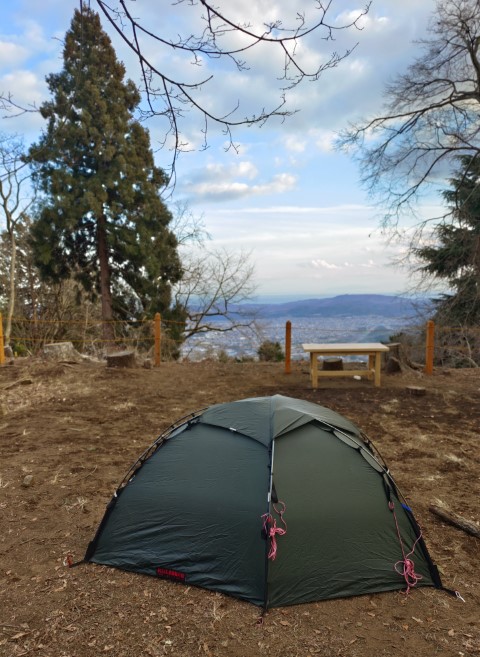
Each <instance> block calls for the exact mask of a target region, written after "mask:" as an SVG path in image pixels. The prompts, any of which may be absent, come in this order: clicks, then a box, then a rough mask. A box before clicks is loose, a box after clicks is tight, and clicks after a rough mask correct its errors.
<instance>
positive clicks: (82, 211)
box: [29, 7, 181, 339]
mask: <svg viewBox="0 0 480 657" xmlns="http://www.w3.org/2000/svg"><path fill="white" fill-rule="evenodd" d="M124 77H125V68H124V66H123V64H122V63H121V62H119V61H118V60H117V58H116V55H115V51H114V49H113V47H112V45H111V42H110V39H109V37H108V35H107V34H106V33H105V32H104V31H103V30H102V27H101V23H100V19H99V16H98V14H96V13H95V12H94V11H92V10H90V9H88V8H86V7H83V8H82V10H81V11H79V10H76V11H75V14H74V17H73V19H72V23H71V26H70V29H69V31H68V32H67V34H66V37H65V45H64V51H63V68H62V70H61V71H60V72H59V73H54V74H51V75H49V76H48V77H47V83H48V87H49V89H50V92H51V95H52V98H51V100H50V101H49V102H46V103H44V104H43V105H42V107H41V113H42V116H43V117H44V118H45V119H46V121H47V126H46V129H45V130H44V132H43V134H42V136H41V137H40V139H39V140H38V142H37V143H36V144H34V145H33V146H32V147H31V149H30V154H29V157H30V161H31V163H32V165H33V168H34V177H35V178H36V179H37V181H38V183H39V187H40V190H41V192H42V194H43V198H42V206H41V211H40V213H39V217H38V219H37V221H36V222H35V224H34V226H33V229H32V235H33V245H34V250H35V256H36V261H37V264H38V266H39V268H40V270H41V273H42V275H43V276H44V277H45V278H46V279H50V280H53V281H59V280H62V279H66V278H69V277H74V278H75V279H76V280H78V281H79V282H81V284H82V285H83V287H84V288H85V289H86V290H87V291H89V292H91V293H92V295H96V294H99V295H100V297H101V303H102V319H103V320H104V326H105V329H104V337H105V338H107V339H111V338H112V337H113V333H112V329H111V324H109V320H111V319H113V318H114V317H127V316H129V317H131V316H132V315H133V316H138V315H139V314H144V313H149V314H150V313H153V312H156V311H160V312H162V311H163V310H164V309H165V308H167V307H168V306H169V304H170V286H171V284H173V283H175V282H176V281H178V280H179V279H180V277H181V265H180V261H179V257H178V253H177V241H176V238H175V236H174V234H173V233H172V231H171V230H170V229H169V223H170V221H171V218H172V217H171V214H170V212H169V210H168V209H167V207H166V206H165V204H164V202H163V201H162V199H161V197H160V192H161V190H162V188H163V187H164V185H165V182H166V181H165V175H164V173H163V171H162V170H161V169H159V168H158V167H156V166H155V164H154V160H153V154H152V150H151V146H150V137H149V133H148V132H147V130H146V129H145V128H144V127H143V126H142V125H141V124H140V123H139V122H138V120H136V119H135V117H134V112H135V109H136V108H137V107H138V105H139V102H140V95H139V92H138V90H137V88H136V86H135V84H134V83H133V82H132V81H131V80H125V79H124Z"/></svg>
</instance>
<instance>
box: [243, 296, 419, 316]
mask: <svg viewBox="0 0 480 657" xmlns="http://www.w3.org/2000/svg"><path fill="white" fill-rule="evenodd" d="M430 307H431V304H430V302H429V301H428V300H427V299H416V300H412V299H409V298H407V297H401V296H388V295H384V294H341V295H339V296H336V297H331V298H328V299H304V300H302V301H290V302H288V303H266V304H262V303H248V304H241V305H239V306H237V307H236V310H237V309H238V312H239V313H242V314H245V313H248V314H250V313H252V314H256V315H257V316H258V317H259V318H263V319H273V318H275V317H287V318H288V317H291V318H294V317H317V316H318V317H342V316H348V317H361V316H366V315H376V316H379V317H385V318H389V317H390V318H393V317H399V318H409V319H410V318H411V319H413V318H418V317H422V316H424V315H425V314H426V313H427V312H428V309H429V308H430Z"/></svg>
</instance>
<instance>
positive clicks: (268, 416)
mask: <svg viewBox="0 0 480 657" xmlns="http://www.w3.org/2000/svg"><path fill="white" fill-rule="evenodd" d="M85 561H89V562H94V563H98V564H105V565H108V566H114V567H117V568H122V569H125V570H129V571H135V572H139V573H144V574H147V575H153V576H157V577H167V578H170V579H174V580H177V581H181V582H184V583H186V584H189V585H194V586H200V587H204V588H206V589H210V590H213V591H221V592H223V593H226V594H229V595H232V596H235V597H237V598H241V599H243V600H248V601H250V602H252V603H254V604H256V605H260V606H263V607H264V608H268V607H278V606H283V605H291V604H297V603H302V602H311V601H316V600H323V599H327V598H337V597H343V596H352V595H361V594H365V593H374V592H379V591H390V590H394V589H402V588H405V587H407V590H408V589H409V588H411V587H413V586H436V587H441V586H442V584H441V582H440V578H439V575H438V571H437V569H436V567H435V566H434V564H433V563H432V561H431V559H430V557H429V555H428V552H427V549H426V546H425V543H424V541H423V538H422V536H421V532H420V530H419V527H418V525H417V523H416V521H415V519H414V517H413V515H412V512H411V511H410V509H409V508H408V507H407V506H406V504H402V501H401V499H400V496H399V493H398V492H397V489H396V486H395V483H394V481H393V480H392V478H391V476H390V474H389V473H388V470H387V469H386V467H385V465H384V464H383V462H382V461H381V460H380V458H379V457H378V456H376V455H375V453H374V451H373V449H372V448H371V446H370V444H369V442H368V440H367V439H366V438H365V436H364V435H363V434H362V433H361V432H360V430H359V429H358V428H357V427H356V426H355V425H354V424H352V423H351V422H350V421H349V420H347V419H346V418H344V417H342V416H341V415H339V414H337V413H335V412H333V411H331V410H329V409H327V408H323V407H321V406H318V405H317V404H314V403H311V402H306V401H301V400H298V399H291V398H288V397H283V396H280V395H275V396H273V397H261V398H254V399H244V400H240V401H235V402H231V403H226V404H218V405H215V406H212V407H210V408H208V409H207V410H204V411H202V412H199V413H198V414H193V415H191V416H189V417H188V418H184V419H183V420H182V421H181V422H180V423H177V424H176V425H173V426H172V427H171V428H170V429H169V430H168V431H167V432H165V433H164V434H163V435H162V436H160V438H158V439H157V440H156V441H155V443H154V444H153V445H152V446H151V447H150V448H149V449H148V450H147V451H146V452H145V453H144V454H143V455H142V456H141V457H140V459H139V460H138V461H137V462H136V463H135V464H134V466H132V468H131V470H130V471H129V473H127V476H126V477H125V479H124V480H123V482H122V483H121V485H120V487H119V488H118V490H117V491H116V493H115V495H114V497H113V499H112V501H111V502H110V504H109V505H108V507H107V511H106V513H105V516H104V518H103V520H102V522H101V524H100V526H99V528H98V530H97V533H96V535H95V537H94V539H93V540H92V542H91V543H90V545H89V546H88V549H87V552H86V555H85Z"/></svg>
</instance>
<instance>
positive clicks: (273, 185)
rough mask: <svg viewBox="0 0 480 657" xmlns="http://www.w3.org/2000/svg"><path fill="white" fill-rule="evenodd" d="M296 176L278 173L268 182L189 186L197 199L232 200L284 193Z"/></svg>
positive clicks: (212, 183)
mask: <svg viewBox="0 0 480 657" xmlns="http://www.w3.org/2000/svg"><path fill="white" fill-rule="evenodd" d="M296 180H297V179H296V177H295V176H292V175H290V174H287V173H280V174H278V175H276V176H274V177H273V178H272V179H271V180H270V181H269V182H266V183H262V184H257V185H249V184H247V183H240V182H227V181H225V182H216V183H215V182H204V183H199V184H197V185H193V187H191V189H190V192H191V193H193V194H194V195H195V196H196V197H197V200H201V199H203V200H210V201H216V202H218V201H232V200H236V199H245V198H248V197H251V196H261V195H267V194H284V193H285V192H287V191H289V190H291V189H292V188H293V187H294V186H295V183H296Z"/></svg>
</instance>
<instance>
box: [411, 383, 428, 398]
mask: <svg viewBox="0 0 480 657" xmlns="http://www.w3.org/2000/svg"><path fill="white" fill-rule="evenodd" d="M406 390H407V392H408V394H410V395H412V396H413V397H423V395H425V394H426V392H427V391H426V389H425V388H422V387H421V386H407V387H406Z"/></svg>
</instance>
